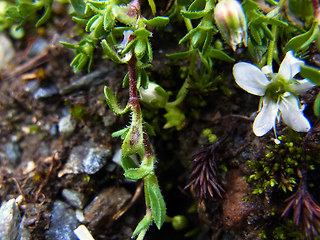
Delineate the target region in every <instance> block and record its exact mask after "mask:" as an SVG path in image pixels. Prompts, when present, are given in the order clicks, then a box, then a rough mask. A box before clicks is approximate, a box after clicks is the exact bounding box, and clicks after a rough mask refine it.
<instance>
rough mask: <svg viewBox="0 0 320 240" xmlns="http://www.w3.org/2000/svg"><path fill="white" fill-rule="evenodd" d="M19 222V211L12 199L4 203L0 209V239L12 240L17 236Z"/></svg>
mask: <svg viewBox="0 0 320 240" xmlns="http://www.w3.org/2000/svg"><path fill="white" fill-rule="evenodd" d="M20 222H21V216H20V211H19V208H18V205H17V204H16V200H15V199H14V198H12V199H10V200H9V201H7V202H5V203H4V204H3V205H2V206H1V208H0V239H1V240H14V239H16V238H17V236H18V232H19V224H20Z"/></svg>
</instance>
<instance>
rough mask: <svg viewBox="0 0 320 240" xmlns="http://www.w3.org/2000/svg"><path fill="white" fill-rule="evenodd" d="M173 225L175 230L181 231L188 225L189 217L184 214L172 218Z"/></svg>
mask: <svg viewBox="0 0 320 240" xmlns="http://www.w3.org/2000/svg"><path fill="white" fill-rule="evenodd" d="M172 226H173V228H174V229H175V230H177V231H179V230H182V229H185V228H186V227H187V226H188V219H187V218H186V217H185V216H183V215H177V216H174V217H173V218H172Z"/></svg>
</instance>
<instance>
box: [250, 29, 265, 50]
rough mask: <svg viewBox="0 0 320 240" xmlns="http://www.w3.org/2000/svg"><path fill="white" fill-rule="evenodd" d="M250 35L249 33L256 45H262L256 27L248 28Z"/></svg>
mask: <svg viewBox="0 0 320 240" xmlns="http://www.w3.org/2000/svg"><path fill="white" fill-rule="evenodd" d="M250 30H251V31H250V33H251V36H252V38H253V40H254V42H255V43H257V44H258V45H262V39H261V36H260V32H259V29H258V28H257V27H256V26H253V25H252V26H251V27H250Z"/></svg>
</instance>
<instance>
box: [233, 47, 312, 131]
mask: <svg viewBox="0 0 320 240" xmlns="http://www.w3.org/2000/svg"><path fill="white" fill-rule="evenodd" d="M303 64H304V62H303V61H301V60H299V59H297V58H295V57H294V55H293V52H292V51H289V52H288V53H287V54H286V57H285V58H284V60H283V62H282V63H281V65H280V68H279V72H278V73H272V70H271V69H270V67H269V66H266V67H264V68H262V70H260V69H259V68H258V67H256V66H255V65H252V64H250V63H246V62H240V63H237V64H235V65H234V67H233V76H234V78H235V81H236V82H237V84H238V85H239V86H240V87H241V88H242V89H244V90H245V91H247V92H249V93H251V94H254V95H257V96H261V97H262V108H261V109H260V112H259V114H258V115H257V117H256V119H255V121H254V123H253V132H254V134H255V135H257V136H263V135H265V134H266V133H267V132H269V131H270V130H271V129H272V128H274V129H275V125H276V120H278V122H279V121H280V117H282V119H283V121H284V122H285V123H286V124H287V125H288V126H289V127H291V128H292V129H293V130H295V131H297V132H307V131H309V129H310V128H311V125H310V122H309V121H308V119H307V118H306V117H305V116H304V114H303V110H304V106H303V105H301V104H300V102H299V99H298V96H297V95H298V94H302V93H305V92H306V91H308V90H309V89H311V88H312V87H313V86H314V85H313V84H312V83H311V82H310V81H309V80H308V79H303V80H297V79H294V76H295V75H296V74H297V73H299V72H300V68H301V65H303Z"/></svg>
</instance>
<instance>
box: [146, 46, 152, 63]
mask: <svg viewBox="0 0 320 240" xmlns="http://www.w3.org/2000/svg"><path fill="white" fill-rule="evenodd" d="M147 51H148V63H151V62H152V60H153V52H152V47H151V44H150V42H149V41H147Z"/></svg>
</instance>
